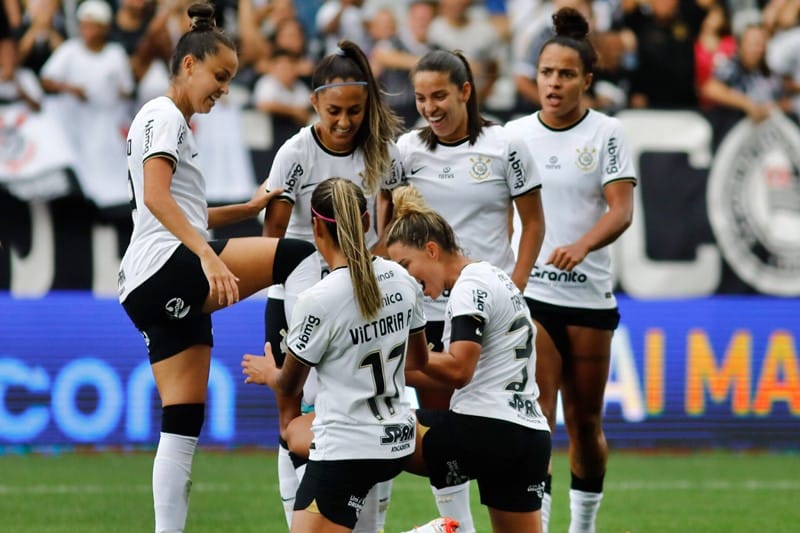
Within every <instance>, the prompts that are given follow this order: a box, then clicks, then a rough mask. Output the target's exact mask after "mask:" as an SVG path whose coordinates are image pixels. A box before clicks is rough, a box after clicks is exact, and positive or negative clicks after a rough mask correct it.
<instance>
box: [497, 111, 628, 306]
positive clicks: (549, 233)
mask: <svg viewBox="0 0 800 533" xmlns="http://www.w3.org/2000/svg"><path fill="white" fill-rule="evenodd" d="M506 128H507V129H508V130H509V131H511V132H515V133H517V134H518V135H521V136H522V137H523V139H525V141H526V142H527V144H528V146H529V147H530V148H531V150H532V152H533V156H534V159H535V161H536V164H537V166H538V168H539V174H540V175H541V177H542V185H543V186H542V204H543V207H544V220H545V228H546V229H545V234H544V242H543V243H542V248H541V250H540V251H539V257H538V259H537V260H536V264H535V265H534V267H533V272H531V277H530V279H529V280H528V286H527V287H526V288H525V296H528V297H530V298H534V299H536V300H541V301H543V302H547V303H551V304H554V305H563V306H568V307H582V308H589V309H611V308H614V307H616V305H617V301H616V298H615V297H614V292H613V279H612V275H611V253H610V250H609V248H608V246H606V247H603V248H601V249H599V250H595V251H593V252H590V253H589V254H588V255H587V256H586V258H585V259H584V260H583V262H582V263H581V264H579V265H578V266H577V267H576V268H574V269H573V270H572V272H566V271H563V270H559V269H557V268H555V267H554V266H552V265H546V264H545V262H546V261H547V259H548V258H549V257H550V254H551V253H552V252H553V250H554V249H555V248H557V247H559V246H564V245H567V244H571V243H573V242H575V241H577V240H578V239H580V238H581V237H582V236H583V235H584V234H586V232H587V231H589V229H591V228H592V227H593V226H594V225H595V224H596V223H597V221H598V220H599V219H600V217H601V216H603V214H605V212H606V211H607V209H608V204H607V203H606V199H605V195H604V193H603V187H605V186H606V185H608V184H609V183H611V182H613V181H617V180H633V181H634V182H635V181H636V173H635V170H634V167H633V161H632V160H631V154H630V150H629V148H628V144H627V142H626V141H625V135H624V133H623V130H622V124H621V123H620V122H619V120H617V119H616V118H613V117H609V116H607V115H604V114H602V113H598V112H597V111H594V110H589V111H588V112H587V114H586V115H585V116H584V117H583V119H582V120H581V121H580V122H578V123H577V124H575V125H574V126H572V127H570V128H567V129H564V130H554V129H551V128H548V127H547V126H545V125H544V124H543V123H542V121H541V120H540V119H539V113H538V112H537V113H534V114H533V115H529V116H526V117H523V118H520V119H517V120H513V121H510V122H508V123H507V124H506Z"/></svg>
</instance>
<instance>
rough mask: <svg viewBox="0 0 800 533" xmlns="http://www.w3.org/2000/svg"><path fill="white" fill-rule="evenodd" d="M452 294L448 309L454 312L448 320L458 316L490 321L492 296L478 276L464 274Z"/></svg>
mask: <svg viewBox="0 0 800 533" xmlns="http://www.w3.org/2000/svg"><path fill="white" fill-rule="evenodd" d="M461 276H462V277H461V278H460V279H459V281H458V283H457V284H456V285H455V286H454V287H453V290H452V291H451V292H450V299H449V301H448V307H449V308H450V310H451V311H452V312H451V313H450V314H449V315H448V318H449V319H450V320H452V319H453V318H454V317H457V316H479V317H481V318H482V319H483V320H484V321H485V322H488V321H489V309H490V306H491V304H492V301H491V298H492V294H491V291H489V289H488V286H487V285H486V283H485V282H484V281H483V280H481V279H480V278H479V277H478V276H475V275H472V274H468V273H464V274H462V275H461Z"/></svg>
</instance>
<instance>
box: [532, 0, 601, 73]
mask: <svg viewBox="0 0 800 533" xmlns="http://www.w3.org/2000/svg"><path fill="white" fill-rule="evenodd" d="M553 28H554V29H555V32H556V34H555V36H554V37H551V38H550V39H549V40H548V41H547V42H546V43H544V45H542V50H541V51H544V49H545V48H547V46H548V45H550V44H560V45H561V46H566V47H568V48H572V49H573V50H575V51H576V52H578V56H580V58H581V63H582V64H583V72H584V73H585V74H591V73H593V72H594V65H595V63H597V50H595V49H594V46H593V45H592V43H591V41H590V40H589V39H588V35H589V21H588V20H586V17H584V16H583V15H581V13H580V12H579V11H578V10H577V9H574V8H571V7H562V8H561V9H559V10H558V11H556V12H555V13H553ZM539 55H540V56H541V52H539Z"/></svg>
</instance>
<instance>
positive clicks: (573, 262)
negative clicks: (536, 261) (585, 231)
mask: <svg viewBox="0 0 800 533" xmlns="http://www.w3.org/2000/svg"><path fill="white" fill-rule="evenodd" d="M588 253H589V249H588V248H587V247H586V246H583V245H582V244H580V243H577V242H574V243H572V244H568V245H566V246H559V247H558V248H556V249H555V250H553V253H551V254H550V257H549V258H548V259H547V264H548V265H553V266H554V267H556V268H557V269H559V270H564V271H566V272H571V271H572V269H573V268H575V267H576V266H578V265H580V264H581V263H582V262H583V260H584V259H585V258H586V254H588Z"/></svg>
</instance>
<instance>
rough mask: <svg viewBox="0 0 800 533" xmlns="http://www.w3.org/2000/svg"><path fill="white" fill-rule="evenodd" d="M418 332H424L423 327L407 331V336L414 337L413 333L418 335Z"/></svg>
mask: <svg viewBox="0 0 800 533" xmlns="http://www.w3.org/2000/svg"><path fill="white" fill-rule="evenodd" d="M420 331H425V326H420V327H418V328H411V329H410V330H409V331H408V334H409V336H410V335H414V334H415V333H419V332H420Z"/></svg>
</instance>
